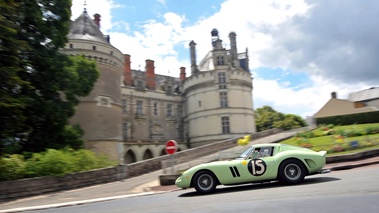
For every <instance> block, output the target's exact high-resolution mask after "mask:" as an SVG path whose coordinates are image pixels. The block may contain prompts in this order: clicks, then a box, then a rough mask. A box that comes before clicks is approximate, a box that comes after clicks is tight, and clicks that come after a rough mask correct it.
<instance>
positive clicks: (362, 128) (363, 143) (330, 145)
mask: <svg viewBox="0 0 379 213" xmlns="http://www.w3.org/2000/svg"><path fill="white" fill-rule="evenodd" d="M378 133H379V124H377V123H376V124H361V125H347V126H334V125H319V126H318V128H317V129H314V130H312V131H306V132H301V133H298V134H297V135H296V136H295V137H293V138H290V139H287V140H285V141H282V142H281V143H285V144H291V145H297V146H302V147H306V148H311V149H313V150H315V151H320V150H326V151H328V153H329V154H330V153H340V152H346V151H349V150H356V149H364V148H367V147H373V146H378V145H379V134H378Z"/></svg>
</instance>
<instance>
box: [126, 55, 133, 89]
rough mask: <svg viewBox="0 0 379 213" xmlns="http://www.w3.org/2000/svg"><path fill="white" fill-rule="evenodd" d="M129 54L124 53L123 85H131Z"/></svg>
mask: <svg viewBox="0 0 379 213" xmlns="http://www.w3.org/2000/svg"><path fill="white" fill-rule="evenodd" d="M130 64H131V62H130V55H128V54H125V55H124V85H125V86H132V84H133V81H132V69H131V68H130Z"/></svg>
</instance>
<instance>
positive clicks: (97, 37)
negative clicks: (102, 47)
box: [68, 11, 108, 43]
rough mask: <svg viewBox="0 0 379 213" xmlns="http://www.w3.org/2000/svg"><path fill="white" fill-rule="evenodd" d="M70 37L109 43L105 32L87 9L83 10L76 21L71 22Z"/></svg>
mask: <svg viewBox="0 0 379 213" xmlns="http://www.w3.org/2000/svg"><path fill="white" fill-rule="evenodd" d="M68 38H69V39H84V40H92V41H99V42H104V43H108V41H107V39H105V37H104V34H103V33H102V32H101V31H100V29H99V26H98V25H97V24H96V23H95V21H94V20H92V19H91V17H89V15H88V13H87V11H83V13H82V14H81V15H80V16H79V17H78V18H77V19H76V20H75V21H72V22H71V24H70V31H69V33H68Z"/></svg>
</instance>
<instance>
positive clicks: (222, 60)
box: [217, 56, 224, 65]
mask: <svg viewBox="0 0 379 213" xmlns="http://www.w3.org/2000/svg"><path fill="white" fill-rule="evenodd" d="M217 65H224V56H217Z"/></svg>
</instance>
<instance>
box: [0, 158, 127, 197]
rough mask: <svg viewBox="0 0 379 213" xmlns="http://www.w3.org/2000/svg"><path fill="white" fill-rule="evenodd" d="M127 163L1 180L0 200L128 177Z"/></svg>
mask: <svg viewBox="0 0 379 213" xmlns="http://www.w3.org/2000/svg"><path fill="white" fill-rule="evenodd" d="M126 175H127V173H126V165H119V166H116V167H110V168H104V169H97V170H91V171H87V172H79V173H75V174H69V175H66V176H63V177H38V178H26V179H20V180H12V181H1V182H0V202H1V201H6V200H12V199H18V198H22V197H27V196H33V195H39V194H43V193H50V192H56V191H62V190H70V189H76V188H80V187H85V186H91V185H95V184H102V183H109V182H113V181H117V180H122V179H125V178H126Z"/></svg>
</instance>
